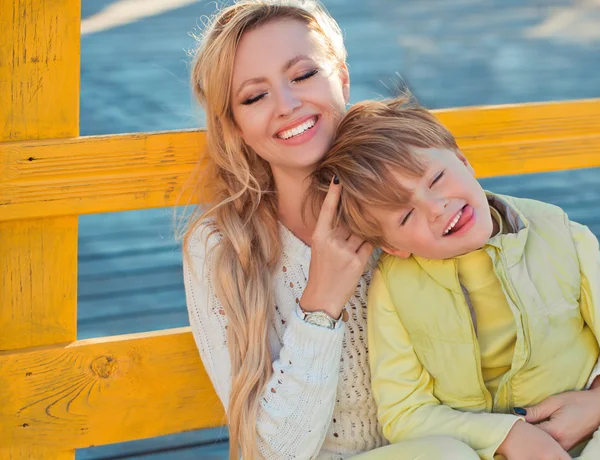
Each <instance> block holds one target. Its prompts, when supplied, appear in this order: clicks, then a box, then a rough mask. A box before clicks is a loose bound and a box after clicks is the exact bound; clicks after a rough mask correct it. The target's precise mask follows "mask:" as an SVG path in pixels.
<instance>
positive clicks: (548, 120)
mask: <svg viewBox="0 0 600 460" xmlns="http://www.w3.org/2000/svg"><path fill="white" fill-rule="evenodd" d="M434 113H435V114H436V115H437V116H438V118H439V119H440V120H441V121H442V123H444V125H445V126H447V127H448V129H450V131H452V134H454V136H455V137H456V138H457V139H459V140H461V141H462V142H463V144H464V143H469V144H473V143H474V144H480V143H481V144H487V143H497V142H535V141H538V140H545V139H549V138H558V137H570V138H572V137H578V136H586V135H589V134H598V132H599V131H600V99H587V100H575V101H556V102H544V103H527V104H515V105H501V106H480V107H459V108H451V109H443V110H436V111H434Z"/></svg>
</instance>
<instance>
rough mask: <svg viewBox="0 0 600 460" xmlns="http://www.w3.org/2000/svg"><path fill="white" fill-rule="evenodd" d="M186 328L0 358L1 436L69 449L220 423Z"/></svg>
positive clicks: (219, 412)
mask: <svg viewBox="0 0 600 460" xmlns="http://www.w3.org/2000/svg"><path fill="white" fill-rule="evenodd" d="M224 422H225V416H224V411H223V408H222V406H221V403H220V401H219V399H218V397H217V396H216V394H215V392H214V390H213V388H212V385H211V383H210V380H209V379H208V377H207V375H206V373H205V371H204V370H203V367H202V364H201V361H200V358H199V355H198V349H197V348H196V345H195V343H194V340H193V337H192V335H191V333H190V331H189V328H180V329H174V330H167V331H159V332H154V333H144V334H131V335H126V336H117V337H110V338H102V339H92V340H85V341H79V342H74V343H72V344H69V345H66V346H53V347H44V348H40V349H34V350H26V351H18V352H3V353H0V432H1V433H2V441H4V442H7V443H8V444H10V445H17V446H19V445H28V444H30V443H36V444H38V445H40V446H46V447H55V448H59V447H60V448H62V449H73V448H81V447H87V446H91V445H101V444H107V443H114V442H121V441H127V440H134V439H142V438H146V437H150V436H158V435H163V434H169V433H177V432H181V431H186V430H192V429H197V428H205V427H214V426H220V425H222V424H224Z"/></svg>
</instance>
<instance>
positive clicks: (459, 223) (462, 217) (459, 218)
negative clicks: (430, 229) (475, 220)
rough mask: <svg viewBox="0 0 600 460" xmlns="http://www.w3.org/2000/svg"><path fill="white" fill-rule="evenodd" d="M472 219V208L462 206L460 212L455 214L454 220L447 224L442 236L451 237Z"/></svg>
mask: <svg viewBox="0 0 600 460" xmlns="http://www.w3.org/2000/svg"><path fill="white" fill-rule="evenodd" d="M472 217H473V208H472V207H471V206H469V205H468V204H466V205H464V206H463V207H462V209H461V210H460V211H458V212H457V213H456V216H454V219H452V221H451V222H450V224H448V228H446V230H445V231H444V235H443V236H448V235H452V234H454V233H456V232H458V231H459V230H460V229H461V228H463V227H464V225H465V224H466V223H467V222H469V221H470V220H471V218H472Z"/></svg>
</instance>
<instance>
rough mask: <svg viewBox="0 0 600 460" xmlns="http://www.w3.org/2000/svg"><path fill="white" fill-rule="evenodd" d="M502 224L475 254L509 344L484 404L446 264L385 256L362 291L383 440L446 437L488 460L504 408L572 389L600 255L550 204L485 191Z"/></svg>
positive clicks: (471, 328)
mask: <svg viewBox="0 0 600 460" xmlns="http://www.w3.org/2000/svg"><path fill="white" fill-rule="evenodd" d="M488 200H489V201H490V203H491V204H492V205H493V206H494V207H495V208H496V209H497V210H499V211H500V212H501V214H502V215H503V217H504V218H505V222H506V224H507V225H508V226H509V227H510V232H509V233H508V234H499V235H496V236H495V237H493V238H491V239H490V240H489V241H488V243H487V244H486V245H485V246H484V249H485V251H486V252H487V253H488V254H489V256H490V258H491V260H492V263H493V266H494V271H495V273H496V275H497V276H498V279H499V280H500V283H501V285H502V289H503V291H504V293H505V295H506V299H507V301H508V304H509V306H510V309H511V311H512V313H513V315H514V318H515V322H516V327H517V338H516V342H515V346H514V354H513V359H512V366H511V369H510V370H509V371H508V372H507V373H506V374H505V375H504V376H503V377H502V379H501V380H500V382H499V384H498V388H497V392H496V395H495V397H494V398H492V395H491V394H490V392H489V391H488V389H487V388H486V386H485V382H484V380H483V376H482V371H481V361H480V355H479V345H478V340H477V336H476V332H475V324H474V322H473V313H474V312H473V308H472V306H471V305H470V304H469V302H468V296H465V291H463V288H462V287H461V285H460V283H459V281H458V274H457V262H456V259H448V260H428V259H423V258H420V257H410V258H408V259H400V258H397V257H391V256H388V255H384V256H383V257H382V259H381V261H380V264H379V269H378V271H377V272H376V273H375V275H374V277H373V281H372V284H371V289H370V291H369V307H368V314H369V319H368V336H369V356H370V364H371V372H372V386H373V393H374V396H375V400H376V402H377V405H378V416H379V419H380V422H381V424H382V426H383V431H384V434H385V436H386V437H387V438H388V439H389V440H390V441H391V442H396V441H398V440H401V439H407V438H415V437H420V436H435V435H445V436H452V437H455V438H457V439H459V440H461V441H463V442H465V443H467V444H469V445H470V446H471V447H473V448H474V449H475V450H476V451H477V452H478V454H479V455H480V457H481V458H484V459H492V458H493V455H494V452H495V450H496V449H497V447H498V446H499V445H500V444H501V443H502V441H503V440H504V438H505V437H506V435H507V434H508V431H510V429H511V428H512V425H513V424H514V423H515V421H516V420H517V419H518V418H517V417H516V416H515V415H513V414H512V408H513V407H526V406H529V405H533V404H536V403H538V402H540V401H542V400H544V399H545V398H547V397H548V396H550V395H553V394H556V393H561V392H564V391H568V390H575V389H582V388H583V387H584V386H585V383H586V382H587V379H588V377H589V375H590V373H591V371H592V369H593V367H594V365H595V363H596V361H597V360H598V355H599V346H598V340H597V339H596V337H600V321H598V320H599V318H600V317H599V313H600V310H599V309H600V259H599V251H598V241H597V240H596V238H595V237H594V235H593V234H592V233H591V232H590V231H589V230H588V229H587V227H584V226H581V225H579V224H576V223H573V222H570V221H569V220H568V218H567V216H566V214H565V213H564V211H562V210H561V209H560V208H557V207H555V206H552V205H549V204H545V203H541V202H537V201H533V200H525V199H517V198H511V197H505V196H500V195H494V194H488Z"/></svg>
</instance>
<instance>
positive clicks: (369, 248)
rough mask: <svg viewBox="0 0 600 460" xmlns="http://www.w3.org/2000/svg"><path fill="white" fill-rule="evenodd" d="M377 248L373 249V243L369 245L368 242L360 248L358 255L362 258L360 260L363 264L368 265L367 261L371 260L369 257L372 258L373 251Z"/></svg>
mask: <svg viewBox="0 0 600 460" xmlns="http://www.w3.org/2000/svg"><path fill="white" fill-rule="evenodd" d="M374 249H375V248H374V247H373V245H372V244H371V243H367V242H366V241H365V242H364V243H363V244H362V245H361V246H360V247H359V248H358V251H356V253H357V254H358V256H359V257H360V260H361V261H362V262H363V263H365V264H366V263H367V261H368V260H369V257H371V254H373V250H374Z"/></svg>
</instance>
